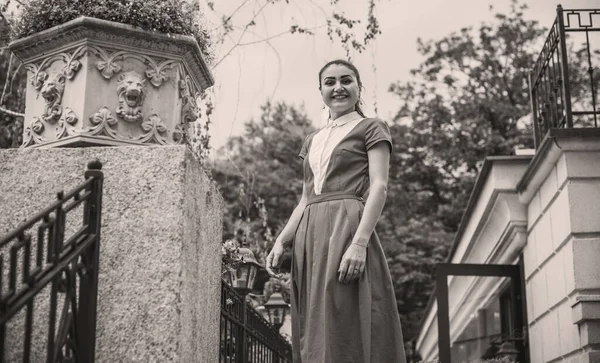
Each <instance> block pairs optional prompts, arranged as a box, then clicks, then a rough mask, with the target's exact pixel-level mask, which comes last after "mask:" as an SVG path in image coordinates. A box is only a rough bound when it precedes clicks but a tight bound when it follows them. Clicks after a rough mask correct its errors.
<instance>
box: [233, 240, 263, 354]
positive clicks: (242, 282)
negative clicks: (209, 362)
mask: <svg viewBox="0 0 600 363" xmlns="http://www.w3.org/2000/svg"><path fill="white" fill-rule="evenodd" d="M238 253H239V254H240V256H241V257H242V261H243V262H242V263H241V265H240V266H239V267H238V268H237V269H236V270H235V271H228V272H227V273H226V274H225V280H226V282H227V283H228V284H229V285H230V286H231V287H232V288H233V289H234V290H235V291H236V292H237V293H238V294H240V296H241V303H242V308H241V309H240V321H241V323H242V324H241V326H240V327H239V330H238V332H239V333H238V335H237V339H235V345H236V362H237V363H247V362H248V358H247V357H248V345H247V344H248V342H247V340H248V336H247V334H246V309H247V308H248V303H246V295H248V293H249V292H250V291H252V289H253V288H254V282H255V281H256V275H257V274H258V270H259V269H260V268H261V267H262V266H261V265H260V264H259V263H258V261H256V257H254V253H252V251H251V250H250V249H249V248H247V247H241V248H240V249H239V252H238Z"/></svg>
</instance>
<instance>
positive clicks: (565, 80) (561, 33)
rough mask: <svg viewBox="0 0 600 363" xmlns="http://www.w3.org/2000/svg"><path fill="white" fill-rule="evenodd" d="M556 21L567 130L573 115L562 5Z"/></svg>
mask: <svg viewBox="0 0 600 363" xmlns="http://www.w3.org/2000/svg"><path fill="white" fill-rule="evenodd" d="M556 21H557V24H558V42H559V49H560V75H561V78H562V89H563V102H564V103H565V104H564V105H563V106H564V107H563V108H564V112H565V119H566V124H567V128H572V127H573V114H572V113H571V83H570V82H569V60H568V57H567V40H566V35H565V34H566V33H565V18H564V15H563V8H562V6H561V5H558V6H557V7H556Z"/></svg>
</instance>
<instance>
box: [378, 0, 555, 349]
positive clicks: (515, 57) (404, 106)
mask: <svg viewBox="0 0 600 363" xmlns="http://www.w3.org/2000/svg"><path fill="white" fill-rule="evenodd" d="M525 9H526V6H525V5H523V4H520V3H518V2H517V1H513V2H512V6H511V9H510V12H509V13H508V14H496V16H495V19H494V21H493V22H491V23H482V24H480V25H479V26H478V27H477V28H473V27H469V28H464V29H461V30H460V32H454V33H451V34H450V35H448V36H446V37H443V38H442V39H439V40H434V41H422V40H419V41H418V50H419V53H420V54H421V55H422V56H423V58H424V61H423V62H422V64H421V65H420V66H419V67H418V68H416V69H414V70H413V71H412V77H411V79H410V80H409V81H407V82H396V83H394V84H392V85H391V87H390V91H391V92H393V93H395V94H396V95H397V96H398V98H399V99H400V100H401V107H400V109H399V112H398V114H397V116H396V118H395V120H394V125H393V126H392V127H391V129H392V133H393V137H394V140H395V141H396V142H395V150H394V153H393V155H392V159H391V162H392V167H391V171H390V191H389V193H388V202H387V207H386V209H385V211H384V215H383V217H382V219H381V222H380V226H382V228H381V237H382V240H383V244H384V248H385V250H386V253H387V255H388V257H389V262H390V269H391V272H392V277H393V280H394V284H395V289H396V297H397V300H398V307H399V310H400V312H401V313H402V318H403V319H402V320H403V324H404V332H405V335H406V339H407V340H409V339H412V338H414V337H415V336H416V334H417V333H418V331H419V329H420V322H421V319H422V317H423V312H424V309H425V307H426V305H427V302H428V300H429V296H430V294H431V292H432V291H433V288H434V280H433V271H434V267H435V264H436V263H437V262H441V261H443V260H445V259H446V258H447V256H448V251H449V249H450V246H451V244H452V240H453V236H454V234H455V233H456V231H457V229H458V226H459V223H460V220H461V217H462V214H463V212H464V210H465V207H466V204H467V201H468V198H469V195H470V192H471V189H472V186H473V183H474V180H475V177H476V175H477V173H478V171H479V169H480V167H481V164H482V162H483V160H484V158H485V157H486V156H489V155H510V154H513V152H514V149H515V148H527V147H531V146H532V145H533V138H532V131H531V125H530V124H529V123H526V122H525V123H524V122H523V121H522V120H523V119H524V118H525V116H527V115H528V114H529V113H530V103H529V92H528V85H527V74H528V70H529V69H530V68H531V67H532V66H533V64H534V62H535V60H536V59H537V52H539V49H540V47H539V44H541V40H542V38H543V35H544V33H545V29H544V28H543V27H541V26H540V25H539V24H538V23H537V22H535V21H531V20H526V19H525V18H524V14H523V11H524V10H525Z"/></svg>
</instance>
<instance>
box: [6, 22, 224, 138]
mask: <svg viewBox="0 0 600 363" xmlns="http://www.w3.org/2000/svg"><path fill="white" fill-rule="evenodd" d="M10 50H11V51H12V52H13V53H14V54H15V55H16V56H17V57H18V58H19V59H20V60H21V61H22V62H23V64H24V65H25V68H26V69H27V77H28V80H29V81H28V83H27V99H26V105H25V120H24V135H23V147H57V146H65V145H69V146H89V145H111V146H113V145H117V146H118V145H142V144H160V145H171V144H180V143H182V142H183V140H184V134H185V132H186V129H187V123H189V122H193V121H196V119H197V118H198V115H199V109H198V106H197V101H196V100H197V99H198V98H199V97H200V95H201V93H202V92H203V91H204V90H205V89H207V88H208V87H210V86H212V84H213V83H214V81H213V78H212V76H211V74H210V71H209V70H208V67H207V65H206V63H205V62H204V60H203V58H202V54H201V52H200V48H199V47H198V44H197V43H196V40H195V39H194V38H193V37H190V36H182V35H167V34H160V33H157V32H150V31H144V30H141V29H139V28H135V27H133V26H128V25H124V24H121V23H115V22H110V21H105V20H99V19H94V18H86V17H81V18H78V19H75V20H72V21H70V22H67V23H65V24H63V25H59V26H56V27H53V28H51V29H48V30H45V31H42V32H39V33H36V34H33V35H31V36H29V37H27V38H24V39H19V40H16V41H15V42H13V43H11V44H10Z"/></svg>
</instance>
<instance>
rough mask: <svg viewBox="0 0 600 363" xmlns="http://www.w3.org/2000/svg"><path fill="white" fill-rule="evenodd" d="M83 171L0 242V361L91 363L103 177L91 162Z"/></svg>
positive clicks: (96, 166)
mask: <svg viewBox="0 0 600 363" xmlns="http://www.w3.org/2000/svg"><path fill="white" fill-rule="evenodd" d="M88 169H89V170H87V171H86V172H85V181H84V182H83V183H82V184H80V185H79V186H77V187H76V188H75V189H73V190H72V191H70V192H68V193H66V194H65V193H63V192H60V193H58V195H57V199H58V200H57V201H55V202H54V203H52V204H51V205H50V206H49V207H47V208H46V209H44V210H43V211H42V212H40V213H38V214H37V215H36V216H34V217H33V218H31V219H29V220H27V221H26V222H24V223H23V224H22V225H20V226H19V227H18V228H17V229H16V230H14V231H12V232H10V233H9V234H8V235H7V236H5V237H3V238H2V239H0V361H1V362H3V363H4V362H11V363H13V362H47V363H55V362H85V363H93V362H94V352H95V338H96V304H97V295H98V267H99V264H98V263H99V252H100V217H101V208H102V182H103V175H102V172H101V171H100V169H101V164H100V163H99V162H92V163H90V164H88ZM5 212H9V213H10V211H5ZM80 212H82V214H83V218H82V217H81V214H79V213H80ZM78 222H79V223H78Z"/></svg>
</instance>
